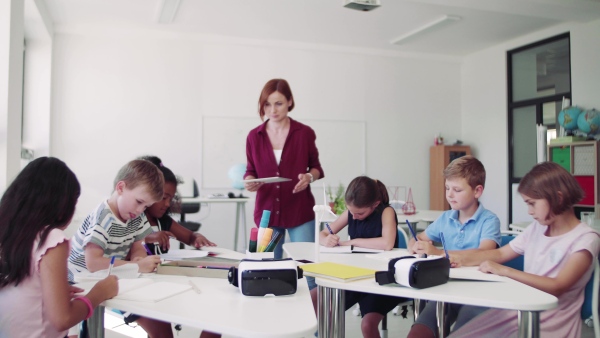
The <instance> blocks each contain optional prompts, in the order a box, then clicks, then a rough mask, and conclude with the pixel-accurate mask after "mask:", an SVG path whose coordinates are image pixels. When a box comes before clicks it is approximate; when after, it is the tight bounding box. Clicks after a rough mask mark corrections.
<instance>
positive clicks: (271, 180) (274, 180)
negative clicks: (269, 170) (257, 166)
mask: <svg viewBox="0 0 600 338" xmlns="http://www.w3.org/2000/svg"><path fill="white" fill-rule="evenodd" d="M291 180H292V179H291V178H285V177H263V178H254V179H251V180H244V183H253V182H257V183H258V182H262V183H277V182H287V181H291Z"/></svg>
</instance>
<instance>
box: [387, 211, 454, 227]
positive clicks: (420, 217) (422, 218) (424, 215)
mask: <svg viewBox="0 0 600 338" xmlns="http://www.w3.org/2000/svg"><path fill="white" fill-rule="evenodd" d="M443 213H444V211H443V210H417V213H416V214H413V215H405V214H404V213H402V212H398V211H396V216H397V217H398V224H406V221H407V220H408V221H409V222H410V224H411V225H412V224H417V223H418V222H427V223H433V222H434V221H435V220H436V219H438V217H440V216H441V215H442V214H443Z"/></svg>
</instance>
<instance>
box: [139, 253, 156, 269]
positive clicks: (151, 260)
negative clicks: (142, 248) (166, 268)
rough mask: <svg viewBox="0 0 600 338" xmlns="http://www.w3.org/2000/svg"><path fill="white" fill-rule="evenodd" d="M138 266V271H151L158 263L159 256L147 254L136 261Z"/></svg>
mask: <svg viewBox="0 0 600 338" xmlns="http://www.w3.org/2000/svg"><path fill="white" fill-rule="evenodd" d="M136 263H137V265H138V266H139V269H138V271H139V272H152V271H154V270H155V269H156V267H157V266H158V264H160V256H155V255H153V256H148V257H146V258H142V259H140V260H139V261H137V262H136Z"/></svg>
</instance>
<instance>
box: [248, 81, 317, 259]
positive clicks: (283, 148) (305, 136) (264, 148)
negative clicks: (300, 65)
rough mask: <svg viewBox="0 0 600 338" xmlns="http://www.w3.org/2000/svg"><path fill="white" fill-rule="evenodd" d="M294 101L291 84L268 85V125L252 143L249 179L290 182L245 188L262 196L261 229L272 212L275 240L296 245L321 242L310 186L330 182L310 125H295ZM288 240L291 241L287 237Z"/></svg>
mask: <svg viewBox="0 0 600 338" xmlns="http://www.w3.org/2000/svg"><path fill="white" fill-rule="evenodd" d="M292 109H294V97H293V95H292V90H291V89H290V85H289V84H288V83H287V81H286V80H283V79H273V80H270V81H269V82H267V83H266V84H265V86H264V87H263V89H262V92H261V93H260V97H259V99H258V114H259V116H260V119H261V120H263V121H264V120H265V117H266V118H267V120H266V121H265V122H264V123H262V124H261V125H260V126H258V127H256V128H254V129H252V130H251V131H250V133H249V134H248V138H247V139H246V157H247V160H248V164H247V167H246V173H245V174H244V179H246V180H249V179H254V178H265V177H273V176H279V177H284V178H291V179H292V180H291V181H289V182H277V183H268V184H265V183H256V182H253V183H245V184H244V186H245V188H246V189H247V190H248V191H256V204H255V207H254V221H255V222H256V224H257V225H258V224H259V223H260V219H261V217H262V213H263V210H270V211H271V218H270V220H269V227H271V228H273V235H275V233H277V232H279V233H282V235H284V236H285V230H286V229H287V231H288V234H289V237H290V240H291V241H292V242H314V241H315V219H314V215H315V214H314V212H313V206H314V205H315V198H314V197H313V195H312V193H311V191H310V183H312V182H314V181H316V180H318V179H320V178H322V177H324V176H325V174H324V173H323V168H321V163H320V162H319V151H318V150H317V146H316V144H315V141H316V139H317V136H316V135H315V132H314V131H313V130H312V129H311V128H310V127H309V126H307V125H304V124H302V123H300V122H298V121H295V120H293V119H291V118H290V117H289V116H288V115H289V112H290V111H292ZM284 238H285V237H284ZM283 242H284V240H281V241H279V243H278V245H277V247H276V248H275V258H281V257H282V255H283V249H282V245H283Z"/></svg>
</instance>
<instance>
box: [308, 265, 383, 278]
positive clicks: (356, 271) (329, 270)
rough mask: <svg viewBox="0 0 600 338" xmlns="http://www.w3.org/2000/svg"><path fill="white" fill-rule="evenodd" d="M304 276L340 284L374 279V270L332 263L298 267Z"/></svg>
mask: <svg viewBox="0 0 600 338" xmlns="http://www.w3.org/2000/svg"><path fill="white" fill-rule="evenodd" d="M300 268H301V269H302V270H304V274H305V275H306V276H311V277H323V278H329V279H333V280H337V281H340V282H350V281H354V280H358V279H365V278H373V277H375V270H372V269H365V268H359V267H356V266H351V265H345V264H338V263H332V262H323V263H312V264H303V265H301V266H300Z"/></svg>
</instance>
